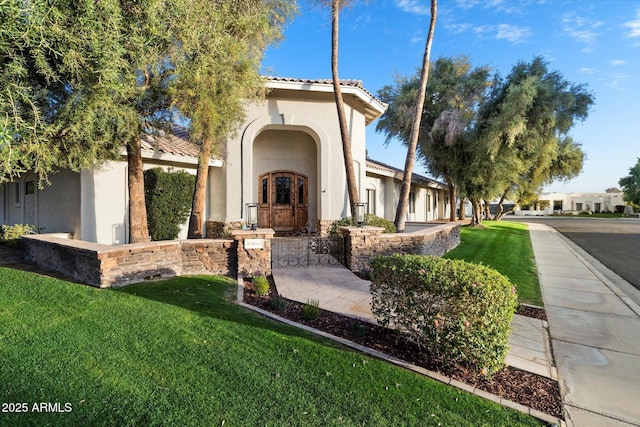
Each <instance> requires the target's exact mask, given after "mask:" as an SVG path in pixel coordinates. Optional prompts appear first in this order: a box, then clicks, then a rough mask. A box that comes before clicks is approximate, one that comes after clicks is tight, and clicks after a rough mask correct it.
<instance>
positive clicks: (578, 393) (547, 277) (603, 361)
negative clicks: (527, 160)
mask: <svg viewBox="0 0 640 427" xmlns="http://www.w3.org/2000/svg"><path fill="white" fill-rule="evenodd" d="M529 230H530V235H531V241H532V244H533V250H534V254H535V257H536V263H537V267H538V275H539V278H540V285H541V287H542V293H543V298H544V301H545V309H546V312H547V318H548V325H547V322H543V321H539V320H535V319H530V318H527V317H524V316H518V315H516V316H514V321H513V323H512V333H511V336H510V340H509V344H510V347H511V349H510V351H509V354H508V356H507V363H508V364H509V365H511V366H514V367H517V368H520V369H524V370H527V371H530V372H534V373H537V374H540V375H545V376H547V377H550V378H555V379H558V380H559V383H560V388H561V392H562V395H563V403H564V408H565V412H566V419H567V425H569V426H579V427H583V426H594V427H595V426H640V308H639V307H638V305H637V304H636V303H634V299H635V300H637V295H632V296H631V297H630V296H629V292H633V291H635V289H634V288H632V287H630V286H628V284H626V282H624V280H622V279H621V278H619V277H617V278H616V279H615V280H612V279H611V277H614V276H615V274H613V273H612V272H611V271H609V270H607V269H606V268H605V267H604V266H602V265H601V264H599V263H598V262H597V261H595V260H594V259H593V258H592V257H590V256H589V255H588V254H587V253H586V252H584V251H582V250H581V249H580V248H578V247H577V246H575V245H574V244H573V243H571V242H570V241H569V240H568V239H566V238H565V237H564V236H562V235H561V234H560V233H558V232H556V231H555V230H554V229H552V228H549V227H547V226H545V225H542V224H534V223H531V224H529ZM612 274H613V276H612ZM273 277H274V280H275V282H276V286H277V287H278V291H279V292H280V293H281V294H282V295H283V296H285V297H287V298H291V299H294V300H297V301H301V302H307V301H308V300H312V299H314V300H318V301H319V302H320V307H322V308H324V309H327V310H331V311H336V312H339V313H343V314H346V315H350V316H354V317H359V318H362V319H366V320H369V321H373V315H372V313H371V308H370V302H371V296H370V294H369V282H367V281H365V280H361V279H359V278H358V277H356V276H355V275H353V274H352V273H351V272H350V271H349V270H347V269H346V268H344V267H342V266H314V267H309V268H299V269H296V268H291V269H276V270H274V271H273ZM620 289H624V291H622V290H620ZM549 343H551V347H550V346H549ZM550 348H553V356H554V357H551V351H550ZM554 361H555V365H556V366H557V370H556V367H555V366H554Z"/></svg>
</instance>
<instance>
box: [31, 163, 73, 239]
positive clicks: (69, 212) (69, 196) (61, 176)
mask: <svg viewBox="0 0 640 427" xmlns="http://www.w3.org/2000/svg"><path fill="white" fill-rule="evenodd" d="M49 179H50V181H51V185H50V186H49V185H46V186H45V187H44V188H43V189H42V190H37V206H38V226H39V227H43V228H44V230H43V232H44V233H61V232H62V233H72V234H73V235H74V236H75V235H77V234H78V232H79V231H80V174H78V173H75V172H71V171H68V170H64V171H60V172H58V173H55V174H52V175H50V177H49ZM58 190H60V191H58Z"/></svg>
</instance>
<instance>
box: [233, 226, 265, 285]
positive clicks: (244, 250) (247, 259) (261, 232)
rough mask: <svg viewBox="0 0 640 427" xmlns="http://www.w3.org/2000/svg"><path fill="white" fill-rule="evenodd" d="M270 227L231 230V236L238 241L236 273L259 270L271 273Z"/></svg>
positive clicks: (247, 273)
mask: <svg viewBox="0 0 640 427" xmlns="http://www.w3.org/2000/svg"><path fill="white" fill-rule="evenodd" d="M274 234H275V232H274V231H273V229H271V228H259V229H257V230H233V231H232V232H231V236H232V237H233V238H234V239H235V240H236V241H237V242H238V275H240V276H248V275H251V274H254V273H255V272H256V271H259V272H260V273H263V274H271V239H272V238H273V235H274Z"/></svg>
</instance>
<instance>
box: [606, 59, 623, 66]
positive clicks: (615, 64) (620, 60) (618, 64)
mask: <svg viewBox="0 0 640 427" xmlns="http://www.w3.org/2000/svg"><path fill="white" fill-rule="evenodd" d="M609 64H611V65H613V66H614V67H619V66H621V65H625V64H627V61H625V60H624V59H614V60H613V61H609Z"/></svg>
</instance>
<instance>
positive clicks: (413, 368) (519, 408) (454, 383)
mask: <svg viewBox="0 0 640 427" xmlns="http://www.w3.org/2000/svg"><path fill="white" fill-rule="evenodd" d="M237 298H238V299H237V301H236V304H238V305H239V306H241V307H244V308H247V309H249V310H251V311H254V312H256V313H259V314H261V315H263V316H265V317H269V318H271V319H273V320H276V321H278V322H281V323H285V324H287V325H289V326H293V327H296V328H299V329H302V330H304V331H307V332H310V333H312V334H315V335H319V336H321V337H324V338H328V339H330V340H332V341H335V342H337V343H340V344H342V345H344V346H347V347H350V348H353V349H355V350H357V351H360V352H362V353H365V354H367V355H369V356H372V357H375V358H377V359H381V360H384V361H386V362H389V363H393V364H394V365H397V366H400V367H402V368H405V369H408V370H410V371H413V372H415V373H418V374H421V375H424V376H426V377H429V378H431V379H433V380H436V381H439V382H441V383H444V384H448V385H451V386H453V387H456V388H458V389H460V390H464V391H466V392H469V393H471V394H474V395H476V396H478V397H482V398H483V399H486V400H489V401H491V402H493V403H497V404H499V405H502V406H506V407H508V408H511V409H515V410H516V411H518V412H522V413H524V414H527V415H531V416H532V417H535V418H538V419H540V420H542V421H545V422H547V423H551V424H553V425H557V426H561V427H567V424H566V422H565V421H564V420H562V419H559V418H556V417H554V416H551V415H549V414H545V413H544V412H541V411H538V410H536V409H531V408H529V407H528V406H525V405H522V404H520V403H516V402H513V401H511V400H508V399H504V398H502V397H500V396H497V395H495V394H492V393H489V392H487V391H484V390H481V389H479V388H477V387H474V386H470V385H468V384H465V383H463V382H461V381H458V380H455V379H453V378H450V377H447V376H446V375H442V374H440V373H438V372H434V371H430V370H428V369H425V368H422V367H420V366H417V365H414V364H411V363H408V362H405V361H404V360H402V359H398V358H396V357H392V356H389V355H387V354H385V353H382V352H380V351H377V350H373V349H371V348H369V347H365V346H363V345H360V344H357V343H354V342H353V341H349V340H347V339H345V338H341V337H337V336H335V335H331V334H330V333H328V332H324V331H321V330H319V329H316V328H312V327H310V326H307V325H303V324H302V323H298V322H294V321H292V320H289V319H285V318H284V317H280V316H278V315H277V314H273V313H271V312H270V311H266V310H263V309H261V308H258V307H255V306H253V305H250V304H246V303H244V302H242V301H243V299H244V280H243V279H242V277H238V292H237Z"/></svg>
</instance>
